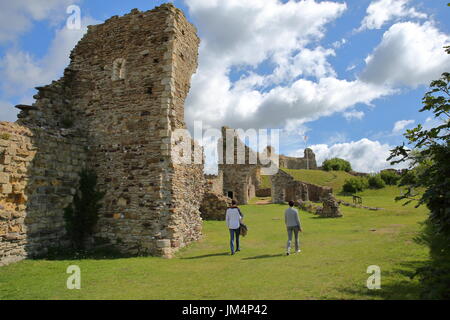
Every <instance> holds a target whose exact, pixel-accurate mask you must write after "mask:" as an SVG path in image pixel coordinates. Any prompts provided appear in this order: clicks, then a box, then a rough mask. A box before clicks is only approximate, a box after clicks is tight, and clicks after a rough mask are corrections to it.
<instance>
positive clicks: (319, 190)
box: [271, 170, 333, 203]
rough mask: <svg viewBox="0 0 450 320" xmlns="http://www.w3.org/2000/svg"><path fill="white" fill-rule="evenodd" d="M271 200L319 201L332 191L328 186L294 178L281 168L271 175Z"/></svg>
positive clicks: (279, 201)
mask: <svg viewBox="0 0 450 320" xmlns="http://www.w3.org/2000/svg"><path fill="white" fill-rule="evenodd" d="M271 181H272V193H271V194H272V202H273V203H282V202H286V201H290V200H293V201H299V200H301V201H314V202H320V201H322V200H323V199H325V198H327V197H328V195H329V194H332V193H333V189H332V188H330V187H323V186H318V185H315V184H312V183H305V182H302V181H297V180H294V178H293V177H292V176H291V175H290V174H288V173H286V172H285V171H283V170H278V173H277V174H275V175H273V176H271Z"/></svg>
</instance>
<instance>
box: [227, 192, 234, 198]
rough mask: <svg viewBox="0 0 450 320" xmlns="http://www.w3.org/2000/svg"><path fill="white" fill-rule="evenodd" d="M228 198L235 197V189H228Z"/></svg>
mask: <svg viewBox="0 0 450 320" xmlns="http://www.w3.org/2000/svg"><path fill="white" fill-rule="evenodd" d="M227 195H228V198H230V199H233V191H228V193H227Z"/></svg>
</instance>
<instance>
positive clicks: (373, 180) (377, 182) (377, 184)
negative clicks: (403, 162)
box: [368, 174, 386, 189]
mask: <svg viewBox="0 0 450 320" xmlns="http://www.w3.org/2000/svg"><path fill="white" fill-rule="evenodd" d="M368 182H369V187H370V188H372V189H381V188H384V187H385V186H386V183H385V182H384V180H383V179H382V178H381V175H380V174H375V175H371V176H370V177H369V179H368Z"/></svg>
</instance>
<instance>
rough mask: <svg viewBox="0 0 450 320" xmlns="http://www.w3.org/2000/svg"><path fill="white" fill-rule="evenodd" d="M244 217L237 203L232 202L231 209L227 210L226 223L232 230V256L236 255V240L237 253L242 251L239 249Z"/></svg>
mask: <svg viewBox="0 0 450 320" xmlns="http://www.w3.org/2000/svg"><path fill="white" fill-rule="evenodd" d="M242 218H243V215H242V213H241V210H239V208H238V207H237V202H236V201H235V200H233V201H232V202H231V207H229V208H228V209H227V212H226V218H225V220H226V222H227V227H228V229H229V230H230V249H231V255H234V253H235V251H234V239H235V238H236V252H237V251H241V250H240V248H239V235H240V227H241V221H242Z"/></svg>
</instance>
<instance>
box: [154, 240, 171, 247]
mask: <svg viewBox="0 0 450 320" xmlns="http://www.w3.org/2000/svg"><path fill="white" fill-rule="evenodd" d="M156 247H158V248H170V247H171V242H170V240H168V239H163V240H156Z"/></svg>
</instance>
